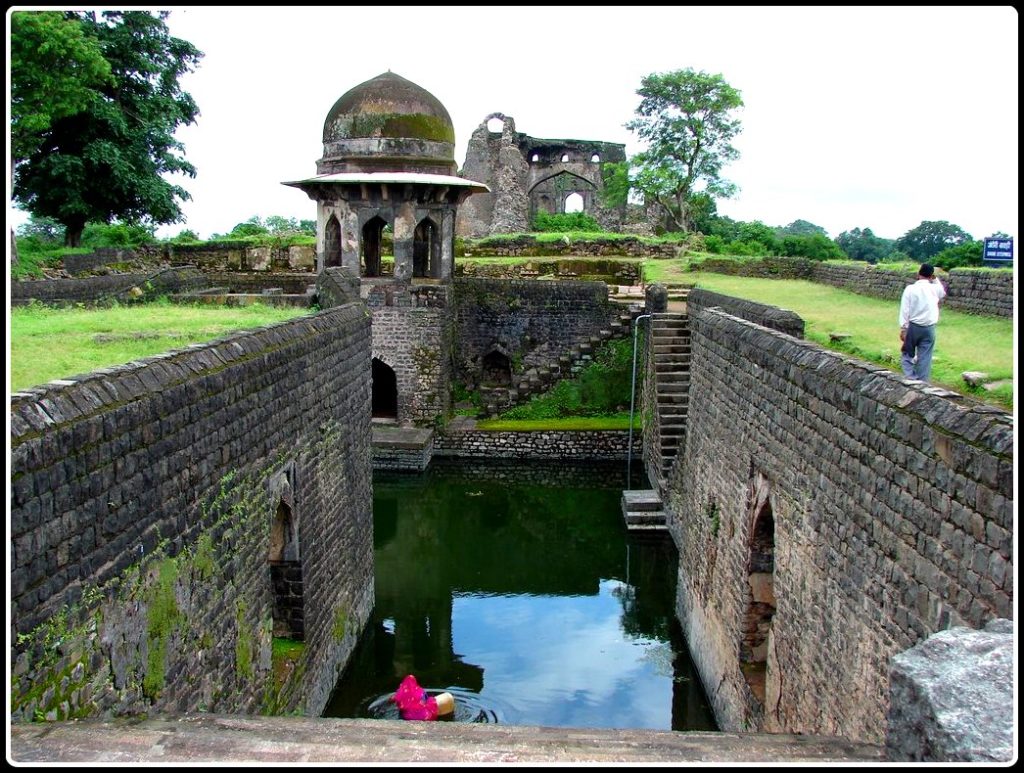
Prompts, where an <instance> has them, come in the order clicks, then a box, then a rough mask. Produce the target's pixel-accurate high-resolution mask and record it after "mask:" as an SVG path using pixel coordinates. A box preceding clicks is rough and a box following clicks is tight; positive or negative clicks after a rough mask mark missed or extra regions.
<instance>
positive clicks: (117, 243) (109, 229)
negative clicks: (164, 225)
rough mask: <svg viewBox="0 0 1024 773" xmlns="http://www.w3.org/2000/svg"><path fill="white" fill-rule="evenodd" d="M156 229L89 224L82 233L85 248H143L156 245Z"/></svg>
mask: <svg viewBox="0 0 1024 773" xmlns="http://www.w3.org/2000/svg"><path fill="white" fill-rule="evenodd" d="M154 230H155V227H154V226H151V225H143V224H141V223H137V224H130V223H89V224H87V225H86V226H85V229H84V230H83V231H82V246H83V247H92V248H96V247H141V246H142V245H144V244H155V243H156V242H157V238H156V236H155V235H154V233H153V232H154Z"/></svg>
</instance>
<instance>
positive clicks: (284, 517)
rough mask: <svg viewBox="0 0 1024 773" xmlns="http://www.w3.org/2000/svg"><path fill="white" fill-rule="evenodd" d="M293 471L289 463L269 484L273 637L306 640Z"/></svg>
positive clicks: (268, 558) (269, 557)
mask: <svg viewBox="0 0 1024 773" xmlns="http://www.w3.org/2000/svg"><path fill="white" fill-rule="evenodd" d="M294 474H295V466H294V464H293V463H289V464H288V465H287V466H286V467H285V469H283V470H282V471H280V472H278V473H277V474H275V475H273V476H271V477H270V479H269V481H268V483H267V488H268V494H269V496H270V501H271V503H276V504H274V507H273V514H272V516H271V517H272V519H273V520H272V521H271V524H270V541H269V545H268V551H267V563H268V564H269V566H270V584H271V589H272V600H273V610H272V612H273V632H274V636H280V637H285V638H289V639H303V638H304V636H305V623H304V618H305V602H304V586H303V578H302V556H301V550H300V547H301V546H300V543H299V519H298V517H297V512H296V508H295V496H294V494H293V490H294V485H293V478H294Z"/></svg>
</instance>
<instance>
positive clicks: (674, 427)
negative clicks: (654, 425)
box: [658, 424, 686, 440]
mask: <svg viewBox="0 0 1024 773" xmlns="http://www.w3.org/2000/svg"><path fill="white" fill-rule="evenodd" d="M658 429H659V431H660V432H661V438H662V440H664V439H666V438H667V437H669V436H671V435H683V434H686V425H685V424H661V425H659V427H658Z"/></svg>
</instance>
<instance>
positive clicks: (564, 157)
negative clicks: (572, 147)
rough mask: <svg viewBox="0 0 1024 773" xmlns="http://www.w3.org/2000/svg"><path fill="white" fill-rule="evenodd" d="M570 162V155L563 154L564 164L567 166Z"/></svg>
mask: <svg viewBox="0 0 1024 773" xmlns="http://www.w3.org/2000/svg"><path fill="white" fill-rule="evenodd" d="M568 161H569V154H568V153H563V154H562V163H563V164H565V163H567V162H568Z"/></svg>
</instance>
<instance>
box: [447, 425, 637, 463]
mask: <svg viewBox="0 0 1024 773" xmlns="http://www.w3.org/2000/svg"><path fill="white" fill-rule="evenodd" d="M628 450H629V430H628V429H622V430H586V431H583V430H534V431H524V432H511V431H507V432H503V431H496V430H459V431H452V432H445V433H440V434H438V435H437V436H436V438H435V440H434V457H435V458H438V457H458V458H470V459H519V460H524V459H553V460H584V459H595V460H618V459H621V460H623V461H625V459H626V458H627V456H628ZM640 454H641V436H640V432H639V431H634V432H633V458H635V459H639V458H640Z"/></svg>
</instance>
